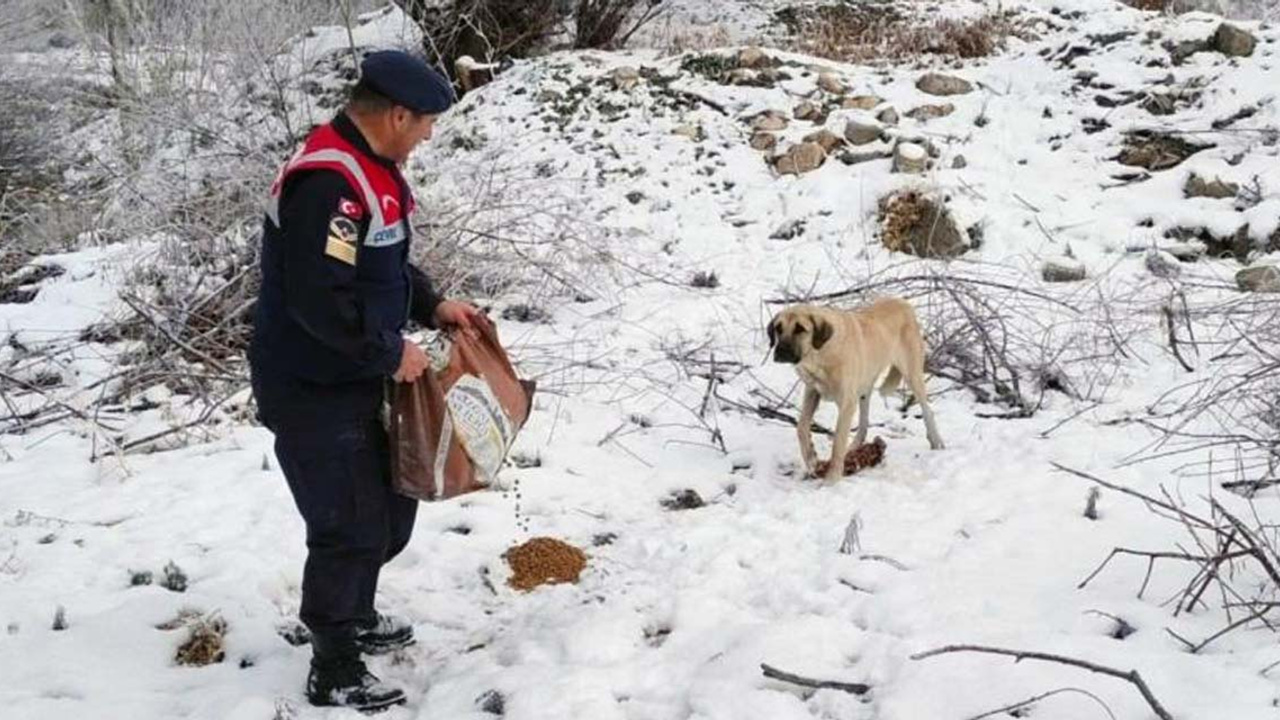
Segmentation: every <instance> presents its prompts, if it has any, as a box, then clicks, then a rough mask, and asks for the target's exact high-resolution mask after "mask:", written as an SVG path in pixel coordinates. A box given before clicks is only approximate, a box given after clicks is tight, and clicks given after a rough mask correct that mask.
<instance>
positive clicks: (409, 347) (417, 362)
mask: <svg viewBox="0 0 1280 720" xmlns="http://www.w3.org/2000/svg"><path fill="white" fill-rule="evenodd" d="M403 342H404V346H403V348H402V349H401V351H400V367H399V369H397V370H396V374H395V375H393V376H392V377H394V378H395V381H396V382H402V383H411V382H417V380H418V378H420V377H422V373H423V372H424V371H426V369H427V368H428V367H429V366H430V361H429V360H427V354H426V353H424V352H422V348H420V347H418V343H416V342H413V341H412V340H408V339H406V340H404V341H403Z"/></svg>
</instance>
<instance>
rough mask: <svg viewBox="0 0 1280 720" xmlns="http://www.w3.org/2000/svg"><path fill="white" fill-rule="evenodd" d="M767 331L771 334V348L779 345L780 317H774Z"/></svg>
mask: <svg viewBox="0 0 1280 720" xmlns="http://www.w3.org/2000/svg"><path fill="white" fill-rule="evenodd" d="M766 329H767V331H768V333H769V347H773V346H775V345H777V344H778V316H777V315H774V316H773V318H772V319H770V320H769V325H768V327H767V328H766Z"/></svg>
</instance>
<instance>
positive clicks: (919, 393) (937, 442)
mask: <svg viewBox="0 0 1280 720" xmlns="http://www.w3.org/2000/svg"><path fill="white" fill-rule="evenodd" d="M907 382H909V383H910V384H911V394H912V395H915V396H916V402H919V403H920V412H921V413H922V414H923V415H924V429H925V434H926V435H927V436H928V438H929V447H931V448H933V449H934V450H941V449H943V448H944V447H946V445H944V444H943V442H942V436H941V435H939V434H938V424H937V422H936V421H935V420H934V418H933V407H932V406H930V405H929V395H928V394H927V393H926V392H925V389H924V372H923V371H921V370H919V369H916V370H915V371H914V372H912V373H911V375H910V376H908V377H907Z"/></svg>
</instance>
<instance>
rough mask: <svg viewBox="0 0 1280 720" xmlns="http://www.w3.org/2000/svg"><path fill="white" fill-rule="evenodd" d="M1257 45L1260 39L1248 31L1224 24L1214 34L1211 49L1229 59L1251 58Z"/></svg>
mask: <svg viewBox="0 0 1280 720" xmlns="http://www.w3.org/2000/svg"><path fill="white" fill-rule="evenodd" d="M1257 44H1258V39H1257V38H1255V37H1254V36H1253V35H1252V34H1250V33H1249V32H1248V31H1246V30H1241V29H1240V28H1238V27H1236V26H1235V25H1232V24H1231V23H1222V24H1221V25H1219V26H1218V31H1217V32H1215V33H1214V34H1213V40H1212V41H1211V45H1210V47H1212V48H1213V49H1214V50H1217V51H1218V52H1220V53H1222V54H1223V55H1227V56H1229V57H1249V56H1250V55H1252V54H1253V49H1254V47H1255V46H1257Z"/></svg>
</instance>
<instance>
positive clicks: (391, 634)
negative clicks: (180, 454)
mask: <svg viewBox="0 0 1280 720" xmlns="http://www.w3.org/2000/svg"><path fill="white" fill-rule="evenodd" d="M355 643H356V647H358V648H360V652H362V653H365V654H366V655H382V654H384V653H389V652H391V651H393V650H399V649H400V648H402V647H408V646H409V645H412V644H413V626H412V625H410V624H409V621H408V620H405V619H404V618H401V617H396V616H395V615H383V614H382V613H378V614H377V615H376V616H375V617H374V618H373V619H372V620H369V621H367V622H365V623H362V624H360V625H358V626H357V627H356V635H355Z"/></svg>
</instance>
